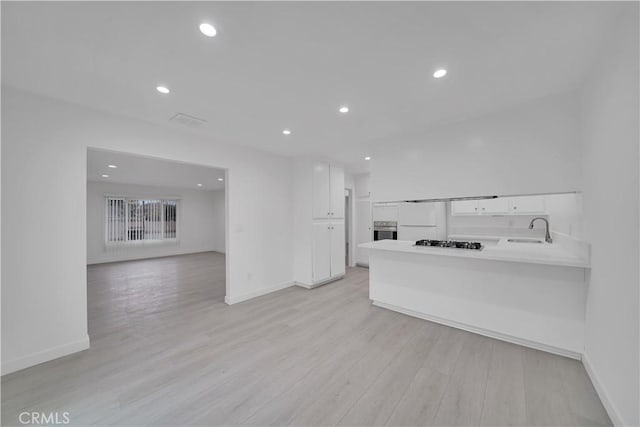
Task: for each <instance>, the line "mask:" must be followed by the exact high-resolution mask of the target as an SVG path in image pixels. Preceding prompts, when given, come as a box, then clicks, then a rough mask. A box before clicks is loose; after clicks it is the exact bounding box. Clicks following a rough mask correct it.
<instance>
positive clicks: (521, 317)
mask: <svg viewBox="0 0 640 427" xmlns="http://www.w3.org/2000/svg"><path fill="white" fill-rule="evenodd" d="M554 237H555V236H554ZM559 240H561V239H559ZM554 241H556V240H554ZM360 247H363V248H367V249H368V250H369V268H370V272H369V286H370V288H369V289H370V290H369V292H370V298H371V300H372V301H373V304H374V305H377V306H380V307H384V308H387V309H391V310H395V311H398V312H401V313H405V314H408V315H412V316H415V317H420V318H423V319H427V320H431V321H434V322H437V323H442V324H445V325H449V326H453V327H456V328H460V329H464V330H468V331H471V332H476V333H479V334H482V335H486V336H490V337H494V338H498V339H502V340H505V341H510V342H514V343H518V344H522V345H526V346H529V347H533V348H538V349H541V350H545V351H549V352H553V353H557V354H562V355H565V356H569V357H573V358H579V357H580V355H581V354H582V353H583V348H584V319H585V301H586V294H587V280H586V275H587V274H588V271H589V261H588V258H589V257H588V246H587V245H586V244H583V245H582V246H580V245H575V244H574V245H573V246H571V245H569V246H567V245H563V244H558V243H553V244H546V243H545V244H538V245H535V244H527V243H524V244H522V243H509V242H508V241H507V239H504V240H503V241H500V242H498V243H497V244H495V245H491V246H486V247H484V248H483V249H482V250H469V249H455V248H440V247H419V246H414V242H410V241H400V240H395V241H394V240H382V241H376V242H370V243H364V244H361V245H360Z"/></svg>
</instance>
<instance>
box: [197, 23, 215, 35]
mask: <svg viewBox="0 0 640 427" xmlns="http://www.w3.org/2000/svg"><path fill="white" fill-rule="evenodd" d="M200 32H201V33H202V34H204V35H205V36H207V37H215V36H216V34H218V32H217V31H216V29H215V27H214V26H213V25H211V24H207V23H206V22H203V23H202V24H200Z"/></svg>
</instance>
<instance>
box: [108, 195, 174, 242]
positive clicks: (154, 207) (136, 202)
mask: <svg viewBox="0 0 640 427" xmlns="http://www.w3.org/2000/svg"><path fill="white" fill-rule="evenodd" d="M177 223H178V201H177V200H171V199H140V198H126V197H112V196H108V197H106V215H105V242H106V244H107V245H109V246H120V245H127V244H135V243H144V242H160V241H165V240H169V241H170V240H177V238H178V227H177Z"/></svg>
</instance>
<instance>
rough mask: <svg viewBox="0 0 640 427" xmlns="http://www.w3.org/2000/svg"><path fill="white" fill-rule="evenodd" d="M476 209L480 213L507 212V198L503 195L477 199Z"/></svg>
mask: <svg viewBox="0 0 640 427" xmlns="http://www.w3.org/2000/svg"><path fill="white" fill-rule="evenodd" d="M478 211H479V212H480V213H481V214H506V213H507V212H509V200H508V199H507V198H505V197H498V198H496V199H484V200H479V201H478Z"/></svg>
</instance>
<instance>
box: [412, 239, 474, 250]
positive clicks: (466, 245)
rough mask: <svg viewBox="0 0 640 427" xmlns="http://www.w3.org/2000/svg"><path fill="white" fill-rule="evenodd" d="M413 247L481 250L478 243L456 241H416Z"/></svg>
mask: <svg viewBox="0 0 640 427" xmlns="http://www.w3.org/2000/svg"><path fill="white" fill-rule="evenodd" d="M415 246H432V247H436V248H457V249H475V250H477V251H479V250H481V249H482V243H480V242H461V241H457V240H429V239H424V240H418V241H417V242H416V244H415Z"/></svg>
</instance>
